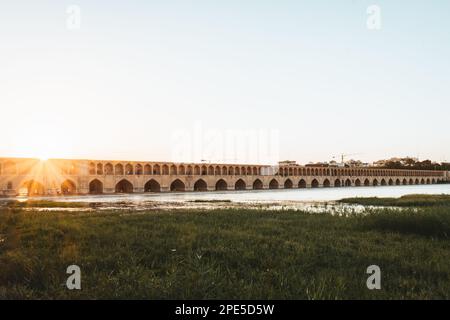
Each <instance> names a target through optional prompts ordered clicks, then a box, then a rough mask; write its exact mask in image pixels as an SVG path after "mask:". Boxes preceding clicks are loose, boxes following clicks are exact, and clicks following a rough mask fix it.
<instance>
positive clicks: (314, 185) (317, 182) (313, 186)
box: [311, 179, 319, 188]
mask: <svg viewBox="0 0 450 320" xmlns="http://www.w3.org/2000/svg"><path fill="white" fill-rule="evenodd" d="M318 187H319V181H317V179H313V181H311V188H318Z"/></svg>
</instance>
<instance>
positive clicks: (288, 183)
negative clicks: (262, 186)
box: [284, 179, 293, 189]
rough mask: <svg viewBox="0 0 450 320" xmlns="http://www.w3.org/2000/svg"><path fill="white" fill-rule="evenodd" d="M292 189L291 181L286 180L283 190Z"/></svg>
mask: <svg viewBox="0 0 450 320" xmlns="http://www.w3.org/2000/svg"><path fill="white" fill-rule="evenodd" d="M292 187H293V183H292V181H291V180H290V179H287V180H286V181H285V182H284V188H285V189H292Z"/></svg>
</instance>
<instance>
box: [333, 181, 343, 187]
mask: <svg viewBox="0 0 450 320" xmlns="http://www.w3.org/2000/svg"><path fill="white" fill-rule="evenodd" d="M340 186H341V180H339V179H336V180H334V187H335V188H339V187H340Z"/></svg>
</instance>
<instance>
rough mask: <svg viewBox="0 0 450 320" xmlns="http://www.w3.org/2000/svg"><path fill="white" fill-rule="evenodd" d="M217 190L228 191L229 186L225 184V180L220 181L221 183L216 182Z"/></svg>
mask: <svg viewBox="0 0 450 320" xmlns="http://www.w3.org/2000/svg"><path fill="white" fill-rule="evenodd" d="M216 190H217V191H225V190H228V185H227V183H226V182H225V180H223V179H220V180H219V181H217V182H216Z"/></svg>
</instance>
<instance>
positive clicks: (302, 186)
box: [298, 179, 306, 189]
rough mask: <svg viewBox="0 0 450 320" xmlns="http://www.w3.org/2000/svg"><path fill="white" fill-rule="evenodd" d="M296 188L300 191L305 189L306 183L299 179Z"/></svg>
mask: <svg viewBox="0 0 450 320" xmlns="http://www.w3.org/2000/svg"><path fill="white" fill-rule="evenodd" d="M298 187H299V188H300V189H304V188H306V181H305V180H304V179H301V180H300V181H299V182H298Z"/></svg>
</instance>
